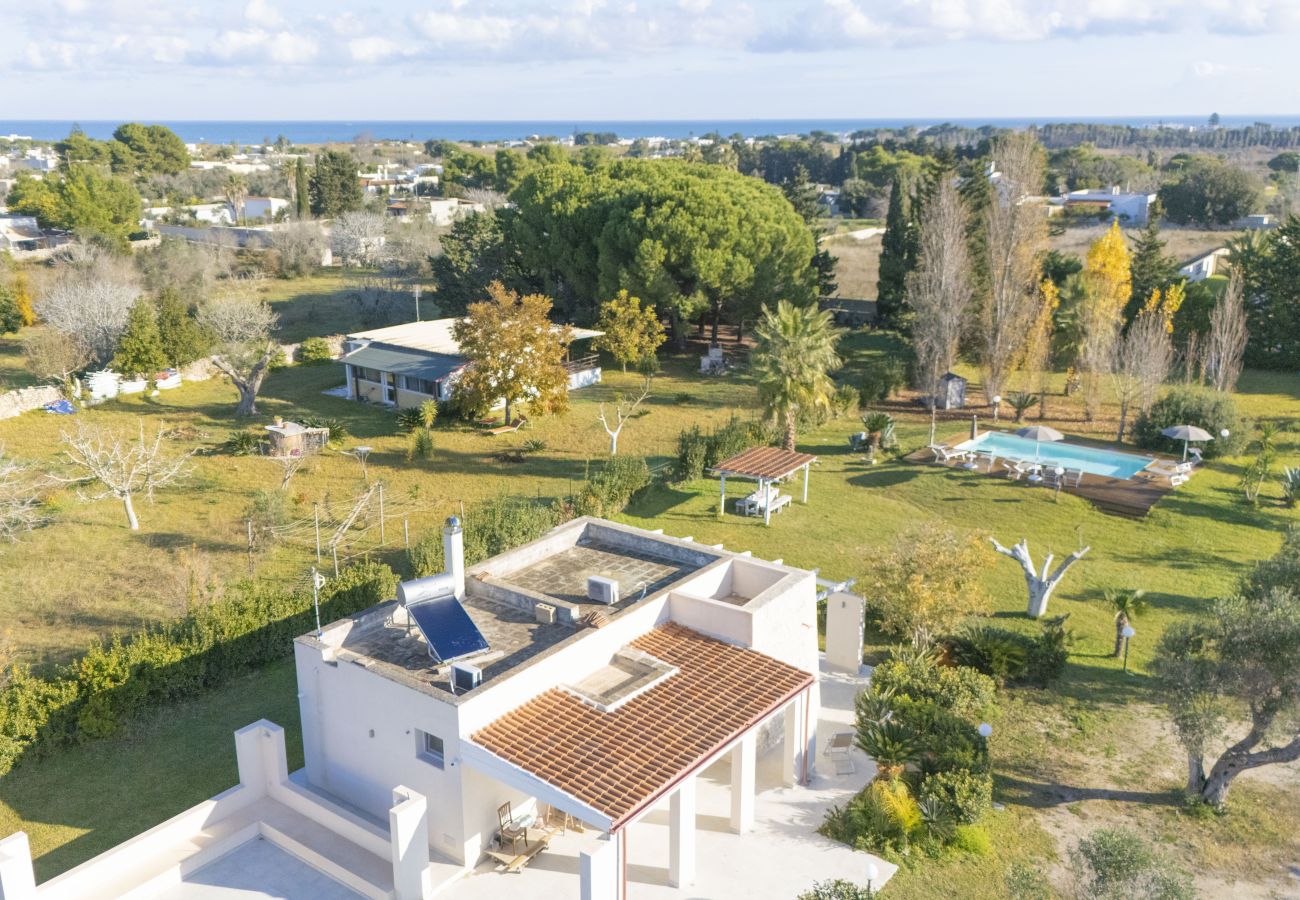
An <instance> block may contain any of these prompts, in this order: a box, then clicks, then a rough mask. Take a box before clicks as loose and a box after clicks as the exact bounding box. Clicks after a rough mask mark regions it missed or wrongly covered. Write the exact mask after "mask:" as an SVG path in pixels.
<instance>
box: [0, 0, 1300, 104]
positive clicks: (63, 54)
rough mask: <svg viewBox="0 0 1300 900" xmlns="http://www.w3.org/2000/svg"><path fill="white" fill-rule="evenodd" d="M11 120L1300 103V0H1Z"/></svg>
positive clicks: (3, 82) (2, 60)
mask: <svg viewBox="0 0 1300 900" xmlns="http://www.w3.org/2000/svg"><path fill="white" fill-rule="evenodd" d="M0 34H4V35H5V36H6V41H5V46H6V53H5V54H3V56H2V57H0V118H4V119H34V118H44V119H84V120H96V119H173V120H174V119H269V120H275V119H281V120H287V119H372V120H377V119H414V120H437V119H453V120H455V119H480V120H494V119H496V120H500V119H533V120H535V119H553V120H558V121H562V120H565V119H588V120H590V119H597V120H599V119H692V118H727V119H750V118H858V117H861V118H890V117H907V118H913V117H930V118H979V117H990V118H995V117H1018V116H1035V117H1048V118H1052V119H1057V120H1059V119H1068V118H1070V117H1072V116H1148V115H1149V116H1157V115H1208V114H1209V113H1210V112H1214V111H1217V112H1220V113H1222V114H1224V115H1225V116H1226V115H1254V114H1268V113H1273V114H1278V115H1281V114H1295V113H1297V112H1300V79H1298V78H1296V77H1295V75H1294V69H1293V68H1292V66H1293V65H1294V57H1295V55H1296V50H1297V48H1298V47H1300V0H790V2H776V0H555V2H549V3H547V2H538V0H41V2H19V0H0Z"/></svg>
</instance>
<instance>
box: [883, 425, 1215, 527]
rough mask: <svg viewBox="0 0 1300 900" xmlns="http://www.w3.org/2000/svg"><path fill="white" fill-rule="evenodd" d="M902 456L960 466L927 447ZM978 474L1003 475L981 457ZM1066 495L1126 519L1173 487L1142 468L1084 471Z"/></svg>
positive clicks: (1089, 443) (953, 442)
mask: <svg viewBox="0 0 1300 900" xmlns="http://www.w3.org/2000/svg"><path fill="white" fill-rule="evenodd" d="M968 440H970V432H969V431H966V432H962V433H960V434H954V435H951V436H949V437H947V438H945V439H943V441H942V443H943V445H944V446H945V447H956V446H957V445H958V444H960V443H963V442H964V441H968ZM1067 441H1068V442H1069V443H1071V444H1078V445H1080V446H1084V447H1096V448H1098V449H1103V450H1115V449H1116V448H1115V446H1114V445H1113V444H1108V443H1106V442H1105V441H1094V440H1089V439H1087V438H1079V437H1071V436H1068V435H1067ZM1143 454H1144V455H1147V456H1152V457H1155V459H1156V460H1157V461H1158V462H1170V463H1176V462H1178V457H1176V456H1167V455H1165V454H1162V453H1153V452H1150V451H1143ZM906 459H907V460H908V462H918V463H931V464H934V465H942V466H947V467H948V468H951V469H960V468H961V466H962V463H961V461H960V460H952V461H951V462H947V463H941V462H938V461H937V460H935V458H934V454H933V453H932V452H931V451H930V449H929V448H928V447H922V448H921V449H920V450H917V451H916V452H915V453H911V454H909V455H908V456H907V457H906ZM967 471H972V472H974V473H978V474H980V475H995V476H1000V477H1004V478H1005V477H1006V471H1005V470H1004V469H1003V468H1002V466H1001V463H1000V462H999V464H998V466H997V467H996V468H995V469H994V470H993V471H992V472H989V471H988V463H987V462H985V461H983V460H981V461H980V462H979V468H976V469H973V470H967ZM1189 474H1190V475H1195V474H1196V469H1192V471H1191V472H1190V473H1189ZM1019 484H1021V485H1023V486H1024V487H1026V488H1029V489H1038V490H1053V488H1050V487H1047V486H1046V485H1035V484H1030V483H1028V482H1026V481H1025V480H1024V479H1021V481H1020V482H1019ZM1061 490H1062V491H1064V492H1065V493H1067V494H1075V495H1076V496H1079V497H1082V498H1083V499H1085V500H1087V501H1088V502H1090V503H1092V505H1093V506H1096V507H1097V508H1098V509H1100V510H1101V511H1102V512H1106V513H1110V514H1112V515H1116V516H1125V517H1127V518H1130V519H1140V518H1142V517H1143V516H1145V515H1146V514H1147V513H1148V512H1150V511H1151V507H1153V506H1155V505H1156V503H1158V502H1159V501H1160V499H1161V498H1162V497H1164V496H1165V495H1166V494H1168V493H1170V492H1171V491H1173V490H1174V486H1173V485H1172V484H1171V483H1170V481H1169V478H1168V477H1166V476H1163V475H1155V474H1151V473H1147V472H1145V471H1143V472H1139V473H1138V474H1137V475H1135V476H1134V477H1132V478H1106V477H1104V476H1101V475H1092V474H1089V473H1087V472H1085V473H1084V474H1083V478H1082V480H1081V481H1080V482H1079V484H1078V486H1077V487H1076V486H1067V487H1063V488H1061Z"/></svg>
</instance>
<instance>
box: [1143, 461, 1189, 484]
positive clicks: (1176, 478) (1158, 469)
mask: <svg viewBox="0 0 1300 900" xmlns="http://www.w3.org/2000/svg"><path fill="white" fill-rule="evenodd" d="M1194 465H1195V463H1194V462H1192V461H1191V460H1190V459H1189V460H1185V461H1183V462H1179V463H1174V464H1172V465H1171V464H1169V463H1166V462H1163V461H1161V462H1155V463H1152V464H1151V465H1149V466H1147V471H1148V472H1150V473H1151V474H1152V475H1159V476H1161V477H1164V478H1168V479H1169V480H1170V481H1172V482H1174V484H1175V486H1176V485H1179V484H1182V483H1183V482H1184V481H1186V480H1187V476H1188V475H1190V474H1191V472H1192V467H1193V466H1194Z"/></svg>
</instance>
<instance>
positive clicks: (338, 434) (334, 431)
mask: <svg viewBox="0 0 1300 900" xmlns="http://www.w3.org/2000/svg"><path fill="white" fill-rule="evenodd" d="M298 424H299V425H302V426H303V427H304V428H328V429H329V433H330V443H331V444H337V443H339V442H340V441H346V440H347V439H348V438H349V437H351V436H352V430H351V429H350V428H348V424H347V423H346V422H344V421H343V420H342V419H340V418H337V417H335V416H302V417H301V418H299V419H298Z"/></svg>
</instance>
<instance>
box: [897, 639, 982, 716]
mask: <svg viewBox="0 0 1300 900" xmlns="http://www.w3.org/2000/svg"><path fill="white" fill-rule="evenodd" d="M995 689H996V688H995V685H994V683H993V679H991V678H989V677H988V676H986V675H983V674H981V673H979V672H976V671H975V670H974V669H970V668H968V667H966V666H941V665H938V663H937V662H936V661H935V658H934V654H933V653H925V652H921V653H918V652H903V653H900V652H898V651H897V650H895V651H893V652H891V654H890V658H889V659H887V660H885V661H884V662H882V663H880V665H878V666H876V667H875V669H873V670H872V673H871V690H872V691H873V692H886V691H888V692H892V693H893V694H894V695H895V696H896V697H897V698H899V699H909V700H913V701H930V702H933V703H935V704H937V705H938V706H940V707H942V708H943V709H946V710H949V711H950V712H953V713H956V714H957V715H961V716H977V715H980V714H981V713H982V712H983V711H984V710H985V709H986V708H987V707H988V706H990V705H991V704H992V702H993V695H994V691H995Z"/></svg>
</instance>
